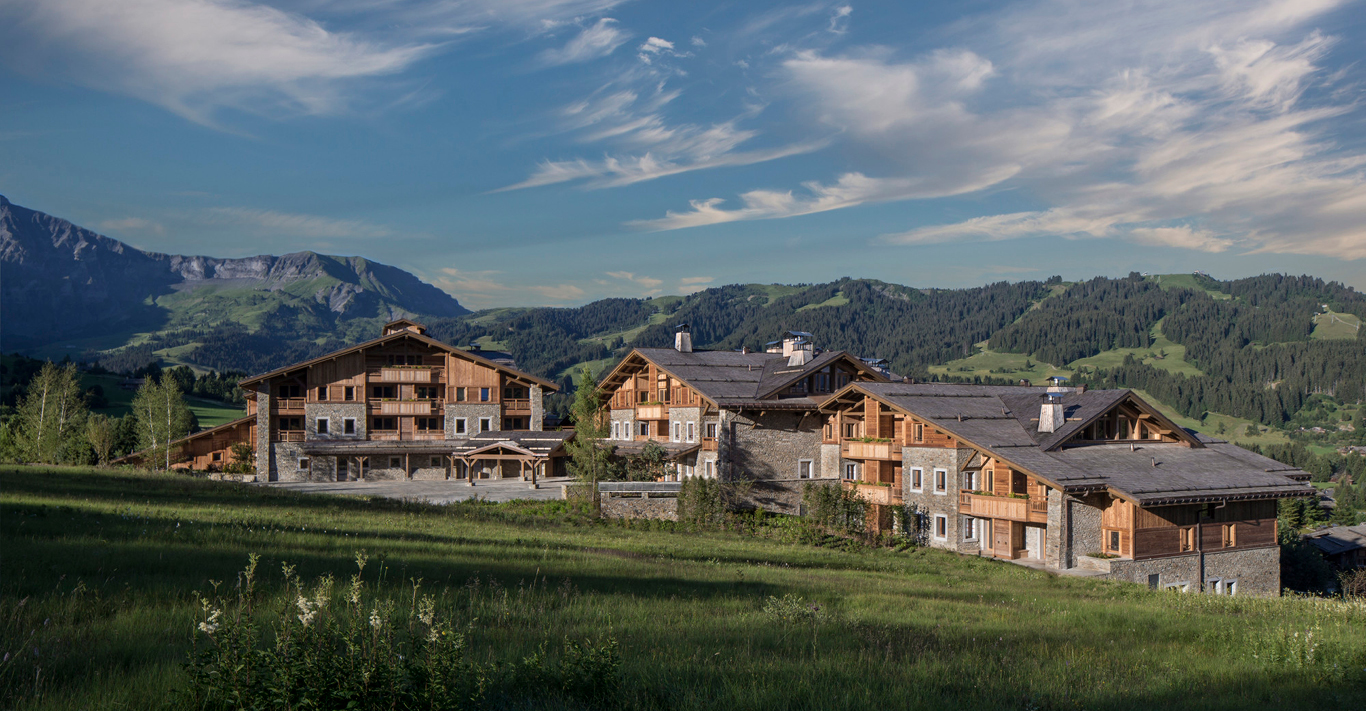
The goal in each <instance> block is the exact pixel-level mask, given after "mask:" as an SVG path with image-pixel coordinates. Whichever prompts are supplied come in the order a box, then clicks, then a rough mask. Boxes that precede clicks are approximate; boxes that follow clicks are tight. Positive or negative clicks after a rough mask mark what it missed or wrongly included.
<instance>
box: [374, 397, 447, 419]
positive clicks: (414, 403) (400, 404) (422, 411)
mask: <svg viewBox="0 0 1366 711" xmlns="http://www.w3.org/2000/svg"><path fill="white" fill-rule="evenodd" d="M435 404H436V403H435V402H433V401H432V400H382V401H380V403H379V414H381V415H423V416H425V415H430V414H432V410H433V407H432V406H433V405H435Z"/></svg>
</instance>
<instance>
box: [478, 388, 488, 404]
mask: <svg viewBox="0 0 1366 711" xmlns="http://www.w3.org/2000/svg"><path fill="white" fill-rule="evenodd" d="M488 401H489V389H488V388H479V402H488Z"/></svg>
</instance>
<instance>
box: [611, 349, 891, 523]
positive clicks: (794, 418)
mask: <svg viewBox="0 0 1366 711" xmlns="http://www.w3.org/2000/svg"><path fill="white" fill-rule="evenodd" d="M674 338H675V341H674V347H673V348H634V349H632V350H631V352H630V353H628V354H627V355H626V356H625V357H623V358H622V360H621V361H620V362H619V363H618V364H617V366H616V367H615V368H613V369H612V370H611V371H610V372H609V373H608V374H607V375H606V376H605V377H603V378H602V380H601V381H600V383H599V387H600V390H601V392H602V397H603V399H604V400H605V401H606V402H607V403H609V405H610V408H611V431H610V434H609V438H610V440H611V444H613V445H614V446H615V448H616V451H617V453H618V454H628V453H632V452H637V451H639V450H640V449H642V448H643V446H644V444H645V442H656V443H658V444H660V446H662V447H663V448H664V449H665V451H666V452H667V453H668V455H669V457H670V459H671V460H672V461H674V463H675V465H676V467H675V471H676V474H674V475H673V476H671V477H670V478H675V479H676V478H678V477H684V476H700V477H707V478H723V479H749V480H761V481H768V482H775V481H800V480H804V479H821V478H833V477H836V476H838V475H839V467H840V460H839V447H838V445H836V444H830V445H827V444H825V443H824V442H823V440H822V437H821V426H822V416H821V414H820V411H819V410H820V404H821V402H822V401H824V400H825V399H827V398H829V397H830V395H831V394H832V393H834V392H835V391H837V390H839V389H840V388H843V387H844V386H846V385H847V384H849V383H852V382H859V381H868V382H886V381H887V375H886V374H885V373H884V372H882V371H880V370H878V369H876V368H874V367H873V366H871V365H869V364H868V363H866V362H864V361H863V360H862V359H860V358H857V357H855V356H853V355H851V354H849V353H846V352H844V351H824V352H822V351H818V350H817V349H816V348H815V346H814V344H813V343H812V341H811V337H810V334H806V333H800V332H788V333H786V334H784V336H783V338H782V340H781V341H775V342H774V343H772V344H770V346H771V347H770V348H768V349H766V350H765V352H763V353H751V352H748V351H746V350H741V351H708V350H694V349H693V348H692V335H691V333H690V332H689V329H688V326H687V325H686V324H685V325H681V326H679V327H678V331H677V333H676V334H675V337H674ZM779 508H782V507H779ZM793 512H794V513H795V511H793Z"/></svg>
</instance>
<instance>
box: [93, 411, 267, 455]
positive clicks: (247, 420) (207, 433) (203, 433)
mask: <svg viewBox="0 0 1366 711" xmlns="http://www.w3.org/2000/svg"><path fill="white" fill-rule="evenodd" d="M254 424H256V415H246V416H245V417H239V418H237V419H235V420H233V421H231V422H224V423H223V424H221V425H218V426H217V427H210V428H209V429H207V430H200V431H198V432H195V433H194V434H191V435H186V436H184V437H181V438H180V439H178V440H175V441H173V442H171V446H172V447H177V446H180V445H184V444H186V443H188V442H193V441H194V440H197V439H203V438H204V437H212V436H214V435H215V434H218V433H220V432H223V431H224V430H231V429H236V428H238V427H241V426H242V425H247V426H251V425H254ZM248 444H252V445H253V446H255V443H252V442H248ZM146 452H147V450H145V449H142V450H138V451H136V452H130V453H128V454H125V455H124V456H122V457H119V458H118V459H111V460H109V463H110V464H121V463H124V462H133V461H136V460H139V459H142V455H143V454H145V453H146Z"/></svg>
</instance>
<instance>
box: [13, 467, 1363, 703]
mask: <svg viewBox="0 0 1366 711" xmlns="http://www.w3.org/2000/svg"><path fill="white" fill-rule="evenodd" d="M790 529H791V527H790V526H787V527H785V526H783V525H767V526H762V527H758V528H757V529H756V530H760V531H768V532H769V533H768V534H766V535H757V534H754V533H749V534H746V533H737V532H694V531H688V530H686V529H685V527H683V526H680V525H676V524H667V523H649V522H633V523H632V524H629V525H628V524H622V523H604V522H595V521H591V520H589V519H587V518H585V517H583V516H582V515H581V514H579V513H577V512H576V511H575V510H574V509H572V508H571V507H570V506H569V505H568V504H566V503H565V502H538V503H526V502H518V503H513V504H487V503H480V502H474V503H464V504H456V505H451V506H428V505H418V504H411V503H402V502H394V501H385V500H374V501H371V500H365V499H361V498H349V497H326V496H311V495H303V494H297V493H292V492H285V491H279V490H272V489H269V488H265V487H258V486H252V485H242V484H231V483H221V482H212V481H207V480H201V479H194V478H190V477H186V476H181V475H158V474H148V473H140V472H133V471H98V470H94V469H59V468H51V467H32V468H23V467H10V468H4V469H0V550H3V558H2V559H0V564H2V566H3V570H2V571H0V652H3V653H4V657H3V659H4V661H3V662H0V708H13V709H24V710H29V709H155V708H159V707H162V706H163V705H164V703H165V702H166V700H167V699H168V698H173V695H172V691H173V690H174V689H175V688H177V687H179V686H181V685H182V684H183V683H184V682H185V676H184V671H183V669H182V664H183V662H184V660H185V658H186V653H187V650H188V649H189V648H190V643H191V639H192V637H191V633H192V630H193V628H194V626H195V622H196V619H197V618H196V614H197V613H198V612H199V610H200V608H199V606H198V604H197V603H196V600H195V598H194V594H195V593H196V592H197V591H198V592H210V591H212V589H213V586H214V585H215V584H217V585H218V586H219V589H220V591H224V590H231V589H232V588H233V586H234V585H235V584H237V582H238V581H240V578H239V577H238V571H240V570H241V569H242V567H243V566H244V564H245V563H246V560H247V557H248V554H250V553H257V554H259V555H260V556H261V562H260V566H261V567H260V573H259V576H260V580H259V582H258V585H259V586H261V587H260V590H261V592H262V594H264V599H265V600H266V603H267V604H275V605H279V606H281V607H282V608H287V607H290V605H291V600H288V599H282V598H283V595H282V588H281V585H282V582H283V576H282V574H281V572H280V571H281V565H282V564H283V563H289V564H291V565H294V566H297V568H296V570H297V573H298V575H299V576H300V578H301V579H303V580H304V581H310V580H312V579H315V578H317V577H318V576H321V575H324V574H331V575H333V576H335V578H336V579H337V580H339V581H345V580H347V579H348V578H349V576H350V575H351V574H352V573H354V572H355V565H354V562H353V561H354V559H355V554H356V552H357V551H361V550H363V551H365V552H366V554H367V555H368V556H369V561H370V562H369V567H367V568H366V569H365V578H364V579H365V581H366V585H367V586H369V589H371V590H374V591H378V592H379V593H380V594H382V595H391V596H393V597H395V598H398V599H402V600H407V599H408V597H409V596H410V595H411V596H413V597H416V595H417V592H416V591H414V590H413V587H412V586H413V584H414V583H415V582H417V581H419V579H420V583H419V584H420V586H421V592H422V593H423V594H432V595H435V596H436V597H437V599H438V611H439V613H440V614H442V615H447V616H450V617H452V618H454V619H456V620H458V621H459V622H460V627H461V628H462V629H464V630H465V633H466V637H467V640H468V644H469V649H470V650H471V651H470V653H471V655H473V656H475V657H477V658H479V659H483V660H503V661H515V660H518V659H522V658H524V657H526V656H527V655H529V654H532V653H534V652H535V650H536V649H538V647H539V645H541V644H543V643H545V642H547V641H549V642H550V643H551V644H550V646H551V647H552V648H557V647H556V645H557V644H558V643H559V642H561V641H562V640H564V639H566V638H571V639H598V638H601V637H603V636H604V635H606V636H610V637H612V638H615V639H616V640H617V642H618V643H619V648H620V653H621V656H622V666H621V669H620V689H619V691H617V692H616V694H615V695H614V696H613V697H612V698H611V699H609V700H606V701H600V702H598V703H599V705H603V706H609V707H621V708H650V709H654V708H659V709H666V708H667V709H722V708H724V709H821V710H822V711H826V710H830V709H863V708H879V709H889V708H932V707H933V708H945V707H951V708H955V709H972V708H1018V709H1126V708H1142V709H1151V708H1173V709H1176V708H1180V709H1235V708H1263V707H1265V708H1289V707H1299V708H1361V707H1363V705H1366V669H1363V667H1366V604H1363V603H1350V602H1342V601H1330V600H1315V599H1290V598H1282V599H1274V600H1262V599H1252V598H1215V597H1207V596H1202V595H1198V594H1188V595H1181V594H1177V593H1152V592H1149V591H1147V590H1146V589H1143V588H1140V587H1138V586H1132V585H1124V584H1118V583H1107V582H1101V581H1096V580H1091V579H1082V578H1071V577H1059V576H1054V575H1051V574H1048V573H1045V572H1040V571H1035V570H1031V569H1027V568H1023V567H1019V566H1015V565H1011V564H1008V563H999V562H993V561H988V560H981V559H976V558H971V557H960V556H956V555H952V554H948V553H944V552H941V551H936V550H928V549H909V550H903V551H900V552H897V551H892V550H886V549H880V550H874V549H869V548H865V547H862V546H860V545H838V546H828V547H822V546H818V545H811V544H807V543H797V542H784V540H783V535H781V534H782V532H783V531H784V530H790Z"/></svg>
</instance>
